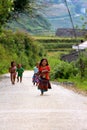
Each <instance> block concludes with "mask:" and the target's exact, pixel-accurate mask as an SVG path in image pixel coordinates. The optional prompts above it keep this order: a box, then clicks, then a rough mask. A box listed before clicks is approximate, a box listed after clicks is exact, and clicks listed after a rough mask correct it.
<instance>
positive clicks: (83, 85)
mask: <svg viewBox="0 0 87 130" xmlns="http://www.w3.org/2000/svg"><path fill="white" fill-rule="evenodd" d="M64 53H66V52H64ZM60 55H61V52H58V51H57V52H48V53H47V59H48V61H49V64H50V66H51V71H52V70H53V69H54V68H55V67H56V65H57V64H59V63H60V62H61V61H60ZM54 81H55V82H60V83H62V82H72V83H73V84H74V88H75V89H78V90H79V91H85V92H86V91H87V80H86V78H83V79H81V78H80V76H76V77H70V78H69V79H60V78H58V79H56V80H54Z"/></svg>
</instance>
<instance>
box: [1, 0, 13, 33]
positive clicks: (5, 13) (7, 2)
mask: <svg viewBox="0 0 87 130" xmlns="http://www.w3.org/2000/svg"><path fill="white" fill-rule="evenodd" d="M12 4H13V1H12V0H0V31H1V27H2V25H4V24H5V22H6V21H7V19H8V17H9V16H10V12H11V10H12Z"/></svg>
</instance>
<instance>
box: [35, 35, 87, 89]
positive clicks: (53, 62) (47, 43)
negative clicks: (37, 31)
mask: <svg viewBox="0 0 87 130" xmlns="http://www.w3.org/2000/svg"><path fill="white" fill-rule="evenodd" d="M35 39H36V40H37V41H38V42H40V44H42V45H43V46H44V47H45V49H46V54H47V55H46V57H47V59H48V61H49V64H50V66H51V74H50V77H51V80H52V81H58V82H73V83H74V84H75V87H76V88H77V89H80V90H83V91H87V81H86V79H87V59H86V57H87V51H85V52H84V53H81V54H80V59H78V60H77V61H75V62H72V63H68V62H64V61H61V60H60V56H61V55H62V54H67V53H69V52H70V51H71V50H72V49H71V47H72V45H73V44H78V43H80V40H81V39H83V40H86V39H84V38H77V39H71V38H59V37H52V36H49V37H46V36H45V37H35ZM49 48H51V49H50V51H49ZM55 50H56V51H55ZM60 50H61V51H60ZM81 59H82V63H83V64H84V65H85V68H81V63H80V61H81Z"/></svg>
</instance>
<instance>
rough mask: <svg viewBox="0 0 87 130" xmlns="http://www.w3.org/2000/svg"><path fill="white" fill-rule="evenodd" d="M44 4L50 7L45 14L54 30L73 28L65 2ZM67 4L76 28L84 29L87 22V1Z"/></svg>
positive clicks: (57, 0) (70, 0)
mask: <svg viewBox="0 0 87 130" xmlns="http://www.w3.org/2000/svg"><path fill="white" fill-rule="evenodd" d="M44 3H45V4H46V5H48V8H47V10H46V12H45V13H46V16H47V19H48V20H49V22H50V23H51V25H52V27H53V29H54V30H56V29H57V28H72V25H71V22H70V17H69V14H68V11H67V8H66V4H65V1H64V0H44ZM67 4H68V7H69V10H70V13H71V16H72V19H73V23H74V26H75V27H78V28H82V26H83V24H84V23H85V22H87V0H79V1H78V0H67ZM82 18H84V20H82ZM86 28H87V27H86Z"/></svg>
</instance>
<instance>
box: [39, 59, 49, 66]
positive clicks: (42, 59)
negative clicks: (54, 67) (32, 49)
mask: <svg viewBox="0 0 87 130" xmlns="http://www.w3.org/2000/svg"><path fill="white" fill-rule="evenodd" d="M44 60H46V62H47V64H46V65H49V64H48V60H47V59H46V58H43V59H42V60H41V61H40V64H39V66H42V62H43V61H44Z"/></svg>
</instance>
